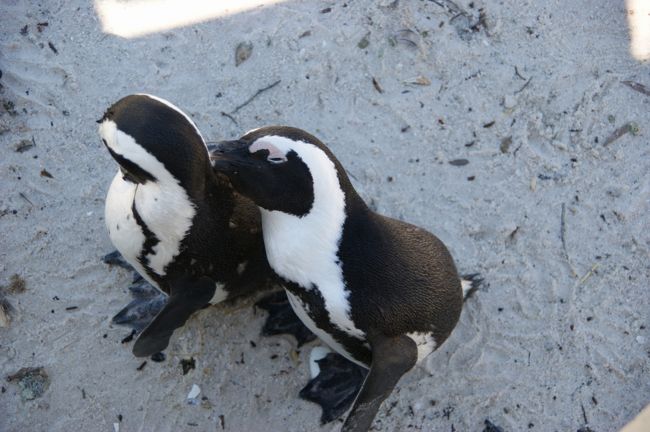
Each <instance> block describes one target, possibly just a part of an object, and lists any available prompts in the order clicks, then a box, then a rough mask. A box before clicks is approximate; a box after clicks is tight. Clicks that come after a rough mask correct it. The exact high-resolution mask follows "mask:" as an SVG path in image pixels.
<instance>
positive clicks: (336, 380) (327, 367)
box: [300, 352, 368, 424]
mask: <svg viewBox="0 0 650 432" xmlns="http://www.w3.org/2000/svg"><path fill="white" fill-rule="evenodd" d="M316 362H317V363H318V366H319V368H320V372H319V373H318V375H316V376H315V377H314V378H312V379H311V380H310V381H309V383H307V385H306V386H305V387H304V388H303V389H302V390H300V397H301V398H302V399H305V400H308V401H310V402H314V403H316V404H318V405H320V407H321V409H322V410H323V412H322V415H321V418H320V421H321V424H326V423H329V422H331V421H333V420H336V419H337V418H339V417H341V416H342V415H343V414H345V412H346V411H347V410H348V408H350V406H351V405H352V403H353V402H354V398H355V397H356V396H357V394H358V393H359V389H360V388H361V386H362V385H363V381H364V379H365V378H366V375H367V374H368V371H367V370H366V369H365V368H363V367H361V366H359V365H357V364H356V363H354V362H351V361H350V360H348V359H346V358H345V357H343V356H341V355H339V354H336V353H333V352H331V353H329V354H327V355H326V356H325V357H323V358H322V359H320V360H316Z"/></svg>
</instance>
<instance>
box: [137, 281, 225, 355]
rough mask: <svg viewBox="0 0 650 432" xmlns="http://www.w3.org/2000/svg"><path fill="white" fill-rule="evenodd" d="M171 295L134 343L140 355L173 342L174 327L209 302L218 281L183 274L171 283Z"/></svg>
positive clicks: (158, 349) (156, 350)
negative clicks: (171, 339)
mask: <svg viewBox="0 0 650 432" xmlns="http://www.w3.org/2000/svg"><path fill="white" fill-rule="evenodd" d="M169 286H170V292H171V294H170V296H169V298H168V299H167V303H165V306H164V307H163V308H162V310H161V311H160V312H159V313H158V315H156V317H155V318H154V319H153V321H151V323H150V324H149V325H148V326H147V328H145V329H144V330H143V331H142V333H141V334H140V336H139V337H138V339H137V340H136V341H135V344H134V345H133V354H134V355H135V356H136V357H146V356H150V355H152V354H155V353H158V352H160V351H162V350H164V349H165V348H167V346H168V345H169V339H170V338H171V337H172V334H173V333H174V330H176V329H177V328H179V327H182V326H183V325H184V324H185V322H186V321H187V320H188V318H189V317H190V316H191V315H192V314H193V313H194V312H196V311H197V310H199V309H202V308H203V307H204V306H206V305H207V304H209V302H210V299H211V298H212V296H213V295H214V292H215V290H216V285H215V283H214V281H212V280H211V279H209V278H207V277H205V276H202V277H201V278H199V279H194V278H190V277H189V276H183V277H180V278H178V279H176V280H174V281H172V282H171V283H170V284H169Z"/></svg>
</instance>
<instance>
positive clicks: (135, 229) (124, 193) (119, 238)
mask: <svg viewBox="0 0 650 432" xmlns="http://www.w3.org/2000/svg"><path fill="white" fill-rule="evenodd" d="M136 188H137V185H136V184H135V183H131V182H128V181H125V180H124V179H123V178H122V173H121V172H120V171H118V172H117V174H116V175H115V177H114V178H113V181H112V182H111V187H110V188H109V190H108V194H107V196H106V205H105V209H104V217H105V220H106V227H107V228H108V235H109V236H110V238H111V242H113V245H114V246H115V247H116V248H117V250H118V251H120V254H122V256H123V257H124V259H125V260H126V261H127V262H128V263H129V264H131V266H133V268H134V269H136V271H137V272H138V273H140V275H142V276H143V277H144V278H145V279H147V281H149V283H151V284H152V285H153V286H155V287H157V288H159V287H158V284H157V283H156V282H155V281H153V280H152V279H151V278H150V277H149V276H148V275H147V272H146V271H145V269H144V267H142V265H141V264H140V262H138V256H139V255H140V251H141V250H142V245H143V244H144V240H145V237H144V234H143V233H142V229H141V228H140V226H139V225H138V223H137V222H136V220H135V218H134V217H133V212H132V210H131V206H132V205H133V197H134V196H135V191H136Z"/></svg>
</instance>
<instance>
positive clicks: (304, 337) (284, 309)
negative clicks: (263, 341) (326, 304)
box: [255, 290, 316, 346]
mask: <svg viewBox="0 0 650 432" xmlns="http://www.w3.org/2000/svg"><path fill="white" fill-rule="evenodd" d="M255 307H258V308H260V309H264V310H265V311H267V312H268V313H269V316H268V317H267V318H266V322H265V323H264V327H262V335H263V336H274V335H279V334H290V335H293V336H294V337H295V338H296V341H297V342H298V346H301V345H303V344H306V343H308V342H311V341H313V340H314V339H316V335H314V334H313V333H312V332H311V331H310V330H309V329H308V328H307V327H305V325H304V324H303V323H302V321H300V319H299V318H298V316H297V315H296V314H295V312H294V311H293V308H292V307H291V305H290V304H289V299H288V298H287V294H286V293H285V292H284V290H281V291H277V292H274V293H272V294H269V295H268V296H266V297H263V298H262V299H261V300H259V301H258V302H257V303H255Z"/></svg>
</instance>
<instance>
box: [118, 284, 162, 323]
mask: <svg viewBox="0 0 650 432" xmlns="http://www.w3.org/2000/svg"><path fill="white" fill-rule="evenodd" d="M129 291H131V295H132V296H133V300H131V302H130V303H129V304H128V305H126V306H125V307H124V308H122V310H120V311H119V312H118V313H117V314H115V316H114V317H113V319H112V321H113V323H115V324H119V325H126V326H129V327H131V328H132V329H134V330H135V331H136V333H140V332H141V331H142V330H143V329H144V328H145V327H147V325H148V324H149V323H150V322H151V321H153V319H154V318H155V317H156V315H158V313H159V312H160V311H161V310H162V308H163V306H164V305H165V302H166V301H167V296H166V295H165V294H163V293H162V292H161V291H160V290H158V289H157V288H156V287H154V286H153V285H151V284H150V283H149V282H147V281H146V280H144V279H143V278H139V279H138V280H136V281H135V282H133V283H132V284H131V286H130V287H129Z"/></svg>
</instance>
